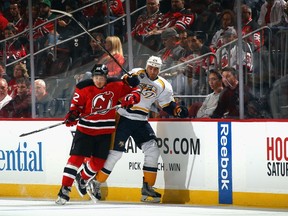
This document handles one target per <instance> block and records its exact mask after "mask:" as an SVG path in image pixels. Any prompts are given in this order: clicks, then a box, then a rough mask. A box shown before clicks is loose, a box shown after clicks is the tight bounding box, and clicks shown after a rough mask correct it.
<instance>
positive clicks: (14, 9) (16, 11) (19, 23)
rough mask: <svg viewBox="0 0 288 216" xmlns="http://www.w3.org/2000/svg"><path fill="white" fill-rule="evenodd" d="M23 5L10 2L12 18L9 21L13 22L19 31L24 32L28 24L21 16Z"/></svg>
mask: <svg viewBox="0 0 288 216" xmlns="http://www.w3.org/2000/svg"><path fill="white" fill-rule="evenodd" d="M20 10H21V6H20V5H19V3H17V2H14V3H13V2H12V3H11V4H10V14H11V18H12V19H11V20H9V22H11V23H13V24H14V26H15V28H16V31H17V33H20V32H22V31H23V30H24V29H25V27H26V25H25V23H24V20H23V19H22V17H21V11H20Z"/></svg>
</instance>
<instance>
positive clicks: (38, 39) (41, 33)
mask: <svg viewBox="0 0 288 216" xmlns="http://www.w3.org/2000/svg"><path fill="white" fill-rule="evenodd" d="M54 18H56V15H55V14H54V13H52V12H51V2H50V0H40V2H39V16H38V17H37V18H36V20H35V21H34V23H33V28H35V27H37V26H39V25H41V24H43V23H45V22H47V21H49V20H51V19H54ZM55 35H56V38H54V36H55ZM27 37H29V36H28V35H27ZM58 37H59V35H58V33H57V32H55V26H54V22H53V21H51V22H49V23H47V24H45V25H42V26H39V27H38V28H36V29H35V30H34V31H33V39H34V42H35V43H36V47H35V50H36V51H37V50H39V49H41V48H44V47H45V46H47V45H48V44H49V43H50V44H53V42H54V40H56V41H57V39H58Z"/></svg>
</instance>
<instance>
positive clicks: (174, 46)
mask: <svg viewBox="0 0 288 216" xmlns="http://www.w3.org/2000/svg"><path fill="white" fill-rule="evenodd" d="M161 39H162V43H163V45H164V48H163V49H161V50H160V51H159V52H158V56H159V57H160V58H161V59H162V61H163V65H162V70H164V69H167V68H169V67H171V66H173V65H176V64H177V63H179V62H178V61H179V59H180V58H182V57H184V56H185V49H184V48H183V47H181V46H180V44H179V34H178V33H177V31H176V30H175V29H174V28H167V29H165V30H164V31H163V32H162V33H161Z"/></svg>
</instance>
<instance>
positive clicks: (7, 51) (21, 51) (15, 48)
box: [0, 23, 26, 63]
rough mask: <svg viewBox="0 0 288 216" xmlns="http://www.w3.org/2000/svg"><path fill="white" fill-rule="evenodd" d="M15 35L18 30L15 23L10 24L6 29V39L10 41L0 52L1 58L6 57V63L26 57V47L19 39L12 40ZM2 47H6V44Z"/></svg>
mask: <svg viewBox="0 0 288 216" xmlns="http://www.w3.org/2000/svg"><path fill="white" fill-rule="evenodd" d="M15 34H17V29H16V28H15V26H14V24H13V23H9V24H8V25H7V26H6V28H5V29H4V37H5V39H8V40H7V41H6V47H2V49H1V51H0V56H1V58H4V56H5V55H6V61H7V62H8V63H11V62H13V61H15V60H17V59H20V58H22V57H25V56H26V50H25V47H24V45H23V44H22V43H21V41H20V40H19V38H18V37H14V38H11V37H13V36H14V35H15ZM1 45H4V43H2V44H1Z"/></svg>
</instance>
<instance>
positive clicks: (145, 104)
mask: <svg viewBox="0 0 288 216" xmlns="http://www.w3.org/2000/svg"><path fill="white" fill-rule="evenodd" d="M129 73H131V74H132V73H138V74H139V73H141V75H139V79H140V84H139V86H138V87H140V89H141V99H140V102H139V103H137V104H135V105H133V107H131V108H129V109H124V108H120V109H118V113H119V114H120V115H121V116H124V117H126V118H128V119H132V120H140V121H146V120H148V115H149V112H150V109H151V107H152V105H153V103H154V102H157V103H158V105H159V106H160V107H161V108H164V107H166V106H168V105H169V104H170V102H171V101H174V97H173V90H172V86H171V84H170V83H169V82H168V81H167V80H165V79H164V78H163V77H161V76H158V78H157V79H156V80H154V81H152V80H150V79H149V78H148V76H147V74H146V72H145V70H144V69H143V68H134V69H132V71H130V72H129Z"/></svg>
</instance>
